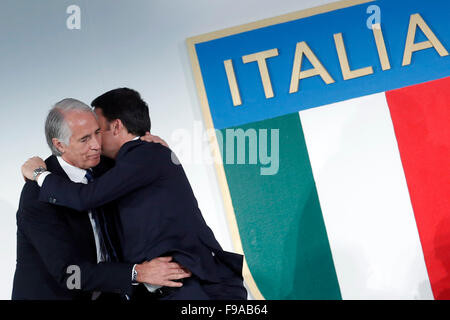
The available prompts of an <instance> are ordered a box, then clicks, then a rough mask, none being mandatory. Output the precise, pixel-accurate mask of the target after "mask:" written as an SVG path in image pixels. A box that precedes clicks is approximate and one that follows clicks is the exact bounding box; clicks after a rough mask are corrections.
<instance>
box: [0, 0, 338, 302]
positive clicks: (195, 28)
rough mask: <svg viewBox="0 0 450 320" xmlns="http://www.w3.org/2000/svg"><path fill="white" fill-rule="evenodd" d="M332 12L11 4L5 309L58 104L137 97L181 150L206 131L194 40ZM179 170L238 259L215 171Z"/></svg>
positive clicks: (203, 3) (4, 48)
mask: <svg viewBox="0 0 450 320" xmlns="http://www.w3.org/2000/svg"><path fill="white" fill-rule="evenodd" d="M330 2H333V1H330V0H277V1H274V0H239V1H237V0H132V1H130V0H127V1H125V0H122V1H108V0H95V1H92V0H89V1H88V0H85V1H77V0H71V1H66V0H64V1H63V0H46V1H33V2H31V1H25V0H3V1H2V2H1V4H0V46H1V50H0V57H1V59H0V92H1V94H0V97H1V106H0V118H1V119H2V125H1V127H0V130H1V137H2V138H1V140H0V150H2V179H1V185H0V210H1V215H0V228H1V232H0V261H1V264H0V284H1V286H0V299H10V297H11V289H12V281H13V276H14V270H15V259H16V220H15V214H16V211H17V206H18V201H19V197H20V192H21V189H22V186H23V180H22V177H21V175H20V165H21V164H22V162H23V161H25V160H26V159H27V158H29V157H31V156H33V155H38V156H41V157H43V158H46V157H47V156H48V155H49V154H50V152H49V149H48V147H47V145H46V143H45V138H44V130H43V127H44V120H45V117H46V115H47V112H48V110H49V108H50V107H51V105H52V104H54V103H55V102H56V101H58V100H60V99H62V98H65V97H73V98H77V99H80V100H82V101H84V102H86V103H88V104H89V103H90V102H91V101H92V100H93V99H94V98H95V97H96V96H98V95H99V94H101V93H103V92H105V91H107V90H110V89H114V88H117V87H122V86H127V87H130V88H133V89H136V90H138V91H139V92H140V93H141V95H142V96H143V98H144V99H145V100H146V101H147V103H148V104H149V107H150V116H151V119H152V133H154V134H157V135H160V136H161V137H163V138H164V139H165V140H166V141H167V142H168V143H169V145H176V146H178V147H180V142H179V141H177V140H176V137H175V135H174V132H177V130H179V129H182V130H186V131H187V132H188V133H190V134H191V136H194V135H195V133H194V131H195V130H198V129H199V128H201V129H202V130H203V129H204V127H203V119H202V114H201V111H200V104H199V102H198V99H197V95H196V88H195V84H194V80H193V76H192V71H191V66H190V62H189V57H188V53H187V48H186V44H185V39H186V38H188V37H191V36H195V35H199V34H203V33H207V32H211V31H215V30H220V29H223V28H227V27H232V26H237V25H241V24H245V23H248V22H252V21H256V20H260V19H264V18H270V17H274V16H278V15H281V14H285V13H289V12H293V11H297V10H302V9H307V8H310V7H314V6H319V5H323V4H326V3H330ZM70 5H77V6H79V7H80V9H81V20H80V21H81V23H80V29H79V30H77V29H74V30H70V29H68V28H67V26H66V20H67V19H68V17H69V16H70V14H68V13H66V9H67V7H69V6H70ZM178 132H179V131H178ZM191 143H192V144H195V143H196V142H195V141H191ZM197 143H199V142H198V141H197ZM202 143H203V145H202V147H203V149H204V150H206V148H207V146H206V144H205V142H202ZM180 160H181V161H182V163H183V166H184V168H185V171H186V173H187V176H188V178H189V180H190V182H191V185H192V188H193V190H194V192H195V195H196V197H197V199H198V202H199V206H200V209H201V210H202V212H203V215H204V216H205V219H206V221H207V223H208V224H209V226H210V227H211V228H212V229H213V231H214V233H215V235H216V237H217V239H218V240H219V242H220V243H221V244H222V246H223V247H224V249H226V250H231V251H233V250H234V248H233V245H232V241H231V238H230V235H229V231H228V228H227V221H226V216H225V212H224V208H223V204H222V198H221V193H220V190H219V186H218V183H217V179H216V173H215V170H214V167H213V165H211V164H207V163H203V162H201V161H197V160H198V159H197V158H195V157H194V158H190V157H185V158H183V155H180Z"/></svg>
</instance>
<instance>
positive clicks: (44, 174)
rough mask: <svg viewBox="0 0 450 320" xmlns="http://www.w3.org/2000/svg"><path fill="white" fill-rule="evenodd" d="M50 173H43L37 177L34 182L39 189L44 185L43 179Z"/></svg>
mask: <svg viewBox="0 0 450 320" xmlns="http://www.w3.org/2000/svg"><path fill="white" fill-rule="evenodd" d="M50 173H51V172H50V171H44V172H42V173H41V174H40V175H39V177H38V178H37V181H36V182H37V184H38V186H39V187H42V185H43V184H44V180H45V177H47V176H48V175H49V174H50Z"/></svg>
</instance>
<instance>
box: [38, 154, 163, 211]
mask: <svg viewBox="0 0 450 320" xmlns="http://www.w3.org/2000/svg"><path fill="white" fill-rule="evenodd" d="M168 161H170V160H168ZM160 167H161V156H158V155H155V154H153V156H152V157H151V158H150V157H148V158H147V159H146V162H145V163H143V161H130V160H127V159H123V160H121V161H120V162H117V163H116V165H115V166H114V167H113V168H111V169H110V170H108V171H107V172H106V173H104V174H103V175H102V176H101V177H99V178H96V179H95V180H94V181H93V182H91V183H89V184H82V183H74V182H71V181H69V180H67V179H64V178H63V177H60V176H58V175H55V174H49V175H48V176H47V177H46V178H45V180H44V183H43V184H42V187H41V191H40V194H39V200H40V201H43V202H48V203H51V204H54V205H59V206H64V207H69V208H72V209H75V210H77V211H85V210H90V209H93V208H97V207H99V206H101V205H104V204H106V203H108V202H111V201H113V200H116V199H118V198H120V197H122V196H124V195H126V194H127V193H130V192H132V191H134V190H136V189H138V188H140V187H143V186H145V185H148V184H150V183H152V182H153V181H155V180H156V179H157V178H158V174H159V172H160Z"/></svg>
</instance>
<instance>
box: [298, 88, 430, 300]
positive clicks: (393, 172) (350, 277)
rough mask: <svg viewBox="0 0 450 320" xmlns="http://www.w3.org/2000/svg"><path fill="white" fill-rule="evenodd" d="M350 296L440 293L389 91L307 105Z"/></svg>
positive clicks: (330, 229)
mask: <svg viewBox="0 0 450 320" xmlns="http://www.w3.org/2000/svg"><path fill="white" fill-rule="evenodd" d="M299 114H300V120H301V123H302V126H303V130H304V134H305V139H306V144H307V147H308V152H309V157H310V160H311V165H312V170H313V175H314V179H315V181H316V185H317V191H318V194H319V200H320V205H321V208H322V212H323V216H324V221H325V225H326V229H327V234H328V238H329V241H330V247H331V251H332V255H333V260H334V263H335V268H336V272H337V276H338V280H339V286H340V288H341V293H342V298H343V299H433V294H432V291H431V286H430V282H429V279H428V274H427V271H426V267H425V262H424V257H423V252H422V247H421V245H420V239H419V235H418V231H417V226H416V223H415V219H414V213H413V210H412V206H411V201H410V198H409V193H408V189H407V185H406V179H405V175H404V172H403V168H402V164H401V160H400V154H399V151H398V146H397V141H396V138H395V134H394V129H393V125H392V120H391V117H390V113H389V108H388V105H387V102H386V97H385V95H384V93H380V94H374V95H370V96H366V97H361V98H357V99H352V100H348V101H344V102H339V103H334V104H331V105H327V106H324V107H320V108H314V109H309V110H305V111H301V112H300V113H299Z"/></svg>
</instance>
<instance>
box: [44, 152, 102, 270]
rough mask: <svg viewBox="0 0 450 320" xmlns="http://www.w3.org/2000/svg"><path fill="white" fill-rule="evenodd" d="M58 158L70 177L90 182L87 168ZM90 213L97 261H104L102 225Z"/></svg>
mask: <svg viewBox="0 0 450 320" xmlns="http://www.w3.org/2000/svg"><path fill="white" fill-rule="evenodd" d="M56 158H57V159H58V162H59V164H60V166H61V168H62V169H63V170H64V172H65V173H66V174H67V176H68V177H69V179H70V180H71V181H72V182H76V183H84V184H87V183H88V181H87V179H86V177H85V176H86V170H84V169H80V168H77V167H75V166H73V165H71V164H69V163H67V162H66V161H65V160H64V159H63V158H61V157H56ZM42 181H43V179H42ZM41 185H42V184H41ZM88 215H89V220H90V221H91V226H92V231H93V232H94V239H95V248H96V251H97V263H99V262H103V261H105V257H104V254H103V253H102V251H101V246H100V238H99V232H98V230H99V227H100V226H97V224H96V223H95V220H94V218H93V217H92V212H91V211H89V212H88Z"/></svg>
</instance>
